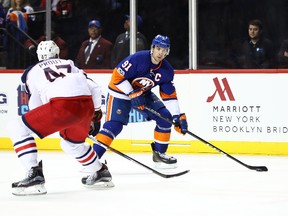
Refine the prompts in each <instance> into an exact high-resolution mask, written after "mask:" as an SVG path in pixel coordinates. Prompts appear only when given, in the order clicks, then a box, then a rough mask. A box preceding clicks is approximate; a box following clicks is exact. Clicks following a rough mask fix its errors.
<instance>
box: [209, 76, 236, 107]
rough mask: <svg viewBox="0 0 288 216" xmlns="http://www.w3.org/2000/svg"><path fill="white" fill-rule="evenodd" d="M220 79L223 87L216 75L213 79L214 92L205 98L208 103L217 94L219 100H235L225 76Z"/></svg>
mask: <svg viewBox="0 0 288 216" xmlns="http://www.w3.org/2000/svg"><path fill="white" fill-rule="evenodd" d="M221 81H222V86H223V87H222V86H221V84H220V82H219V80H218V78H217V77H216V78H214V79H213V82H214V84H215V87H216V89H215V91H214V93H213V94H212V95H211V96H209V97H208V98H207V100H206V102H208V103H210V102H212V101H213V100H214V98H215V96H216V95H217V94H218V95H219V97H220V99H221V101H227V100H230V101H235V98H234V95H233V93H232V90H231V88H230V86H229V83H228V81H227V78H223V79H222V80H221Z"/></svg>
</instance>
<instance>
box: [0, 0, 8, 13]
mask: <svg viewBox="0 0 288 216" xmlns="http://www.w3.org/2000/svg"><path fill="white" fill-rule="evenodd" d="M0 4H2V6H3V8H4V9H5V11H7V10H8V9H9V8H10V7H11V1H10V0H0Z"/></svg>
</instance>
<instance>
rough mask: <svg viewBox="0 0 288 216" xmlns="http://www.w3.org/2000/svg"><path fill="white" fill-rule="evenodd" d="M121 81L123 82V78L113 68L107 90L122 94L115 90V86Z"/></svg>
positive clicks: (117, 89)
mask: <svg viewBox="0 0 288 216" xmlns="http://www.w3.org/2000/svg"><path fill="white" fill-rule="evenodd" d="M123 80H125V77H124V76H123V75H121V74H120V73H119V72H118V71H117V68H115V69H114V70H113V73H112V77H111V80H110V83H109V88H111V89H113V90H114V91H116V92H122V91H121V90H120V89H119V88H117V86H116V85H117V84H119V83H121V82H122V81H123Z"/></svg>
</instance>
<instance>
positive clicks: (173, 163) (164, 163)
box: [151, 142, 177, 169]
mask: <svg viewBox="0 0 288 216" xmlns="http://www.w3.org/2000/svg"><path fill="white" fill-rule="evenodd" d="M151 147H152V152H153V161H154V163H155V167H156V168H162V169H174V168H177V159H176V158H174V157H172V156H169V155H166V154H165V153H160V152H158V151H157V150H156V149H155V143H154V142H153V143H151Z"/></svg>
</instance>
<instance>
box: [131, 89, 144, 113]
mask: <svg viewBox="0 0 288 216" xmlns="http://www.w3.org/2000/svg"><path fill="white" fill-rule="evenodd" d="M142 94H143V91H142V90H136V91H132V92H130V93H129V98H130V99H131V105H132V107H134V108H137V109H140V110H144V97H143V95H142Z"/></svg>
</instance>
